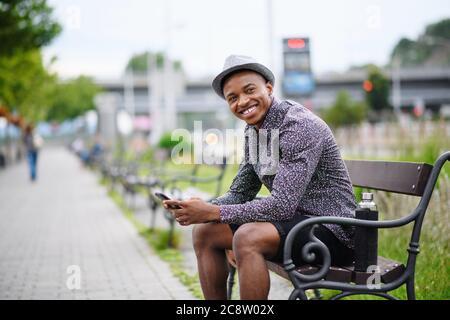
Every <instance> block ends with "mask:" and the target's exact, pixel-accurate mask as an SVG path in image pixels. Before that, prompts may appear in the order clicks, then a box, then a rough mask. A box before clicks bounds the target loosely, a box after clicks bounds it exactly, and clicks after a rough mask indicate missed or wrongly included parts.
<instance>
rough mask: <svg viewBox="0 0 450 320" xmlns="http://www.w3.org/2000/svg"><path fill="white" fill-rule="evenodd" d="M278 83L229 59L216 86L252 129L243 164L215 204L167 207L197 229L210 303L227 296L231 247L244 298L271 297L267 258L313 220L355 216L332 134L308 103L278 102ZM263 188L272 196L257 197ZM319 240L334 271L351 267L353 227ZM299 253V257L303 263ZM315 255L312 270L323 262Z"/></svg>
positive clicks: (253, 65) (251, 64) (259, 68)
mask: <svg viewBox="0 0 450 320" xmlns="http://www.w3.org/2000/svg"><path fill="white" fill-rule="evenodd" d="M274 80H275V79H274V75H273V73H272V72H271V71H270V70H269V69H268V68H266V67H265V66H263V65H262V64H260V63H258V62H256V61H255V60H254V59H252V58H250V57H245V56H230V57H228V58H227V59H226V61H225V66H224V70H223V71H222V72H221V73H220V74H219V75H218V76H217V77H216V78H215V79H214V81H213V83H212V86H213V88H214V90H215V91H216V93H217V94H218V95H219V96H220V97H222V98H224V99H225V100H226V101H227V103H228V105H229V107H230V110H231V112H232V113H233V114H234V115H235V116H236V117H237V118H239V119H241V120H243V121H245V122H246V123H247V126H246V128H245V133H246V141H245V159H244V162H243V163H242V164H241V166H240V168H239V171H238V173H237V176H236V177H235V178H234V180H233V183H232V185H231V187H230V190H229V191H228V192H227V193H226V194H225V195H223V196H221V197H219V198H217V199H215V200H213V201H212V202H211V203H207V202H204V201H202V200H200V199H197V198H193V199H189V200H186V201H178V200H168V201H164V206H165V207H166V208H167V209H169V205H178V206H180V207H181V209H170V210H171V212H172V214H173V215H174V216H175V217H176V219H177V221H178V223H179V224H180V225H184V226H186V225H190V224H196V225H195V226H194V230H193V245H194V249H195V253H196V255H197V263H198V271H199V277H200V282H201V286H202V290H203V294H204V296H205V298H206V299H226V297H227V295H226V280H227V276H228V264H227V259H226V255H225V250H226V249H232V250H233V252H234V255H235V258H236V264H237V270H238V275H239V287H240V297H241V299H267V297H268V294H269V288H270V277H269V271H268V269H267V266H266V262H265V260H271V261H276V262H282V258H283V246H284V242H285V239H286V236H287V234H288V233H289V231H290V230H291V229H292V228H293V227H294V226H295V225H296V224H297V223H299V222H300V221H302V220H304V219H307V218H309V217H313V216H314V217H317V216H336V217H354V210H355V208H356V203H355V197H354V194H353V189H352V184H351V182H350V178H349V175H348V172H347V168H346V167H345V164H344V161H343V160H342V158H341V155H340V152H339V149H338V146H337V144H336V141H335V139H334V137H333V134H332V132H331V130H330V128H329V127H328V126H327V124H326V123H325V122H324V121H322V120H321V119H320V118H319V117H317V116H316V115H314V114H313V113H312V112H310V111H309V110H308V109H306V108H305V107H303V106H302V105H300V104H298V103H295V102H292V101H280V100H278V99H277V98H275V97H274V96H273V86H274ZM262 135H265V137H266V138H268V139H263V138H262ZM267 140H272V141H274V143H275V148H273V146H272V149H271V152H270V156H269V158H270V159H269V160H270V161H262V160H264V159H262V158H261V157H260V155H261V149H264V148H265V147H266V146H265V145H264V144H267ZM269 142H270V141H269ZM258 144H259V145H258ZM256 146H259V148H256ZM255 150H259V152H258V151H257V152H256V155H255V152H254V151H255ZM277 157H278V158H279V159H278V158H277ZM266 160H267V159H266ZM262 184H264V185H265V186H266V187H267V188H268V189H269V191H270V193H271V194H270V196H268V197H266V198H262V199H255V198H256V195H257V194H258V192H259V190H260V188H261V186H262ZM314 235H315V236H316V237H317V238H318V239H320V240H321V241H322V242H323V243H324V244H325V245H327V247H328V248H329V250H330V253H331V259H332V260H331V263H332V265H349V264H351V263H352V261H353V256H354V251H353V248H354V243H353V229H352V228H351V227H348V228H347V227H343V226H338V225H325V226H319V227H318V228H317V229H316V230H315V233H314ZM308 240H309V230H303V232H300V233H299V234H298V237H297V238H296V245H298V248H301V247H302V245H303V244H305V243H306V242H308ZM298 248H297V250H295V247H294V250H293V252H294V255H293V259H294V262H295V263H296V264H297V265H301V264H304V262H303V261H302V259H301V252H299V251H300V250H299V249H298ZM316 257H317V260H316V261H314V263H313V264H320V263H321V260H320V257H319V255H316Z"/></svg>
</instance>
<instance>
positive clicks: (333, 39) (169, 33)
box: [0, 0, 450, 165]
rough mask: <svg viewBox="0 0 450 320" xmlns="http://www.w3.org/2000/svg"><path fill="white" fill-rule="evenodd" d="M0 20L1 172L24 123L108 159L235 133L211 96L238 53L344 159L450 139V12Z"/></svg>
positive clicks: (30, 11) (18, 15) (246, 9)
mask: <svg viewBox="0 0 450 320" xmlns="http://www.w3.org/2000/svg"><path fill="white" fill-rule="evenodd" d="M0 14H1V22H0V23H1V25H0V26H1V28H2V33H1V34H0V36H1V39H0V40H1V44H2V45H1V52H0V54H1V55H0V68H1V73H0V103H1V113H0V115H1V116H2V117H1V118H0V148H1V149H0V150H1V159H2V160H1V161H2V162H1V163H2V165H5V164H6V163H7V162H10V161H14V159H15V158H17V157H20V150H19V149H20V148H19V146H18V145H17V144H15V143H14V141H15V140H17V139H18V137H19V136H20V127H21V126H22V127H23V126H24V123H26V122H32V123H35V124H36V125H37V128H38V131H39V132H40V134H41V135H42V136H43V137H45V138H46V140H55V139H57V138H62V137H64V138H65V140H64V141H65V143H68V142H69V141H70V140H74V139H75V137H76V136H80V135H81V136H83V139H88V140H86V141H87V142H89V141H90V140H89V138H90V137H91V138H92V137H93V136H94V135H95V134H97V135H98V137H99V138H101V139H102V143H103V144H104V145H105V146H106V147H107V148H109V149H114V148H115V147H116V146H117V145H118V140H119V138H120V137H118V136H119V135H122V136H125V137H126V139H128V140H127V141H130V140H133V139H134V140H136V139H138V140H139V141H140V142H139V143H136V146H138V147H137V148H145V147H149V146H151V145H156V144H158V142H159V141H160V140H161V137H163V136H164V133H166V132H170V131H171V130H173V129H175V128H185V129H187V130H193V122H194V120H199V121H202V125H203V129H204V130H205V129H209V128H217V129H220V130H224V129H226V128H232V129H235V128H237V129H240V128H241V127H242V125H243V124H242V123H239V122H237V121H236V120H235V119H233V117H232V115H231V113H230V112H229V111H228V108H227V105H226V103H225V102H224V101H222V100H221V99H220V98H218V97H217V96H215V94H214V92H213V91H212V90H211V86H210V83H211V80H212V78H213V77H214V75H215V74H217V73H218V72H220V71H221V68H222V66H223V61H224V59H225V58H226V57H227V56H228V55H230V54H244V55H250V56H253V57H255V58H256V59H258V60H259V61H261V62H262V63H264V64H266V65H267V66H268V67H269V68H271V69H272V70H273V71H274V73H275V75H276V86H275V89H276V94H277V95H278V96H279V97H281V98H289V99H294V100H298V101H300V102H301V103H303V104H304V105H305V106H306V107H308V108H309V109H311V110H312V111H313V112H315V113H317V114H319V115H321V116H322V117H323V118H324V119H325V120H326V121H327V123H328V124H329V125H330V126H332V127H333V129H335V134H336V135H337V138H338V140H339V142H340V143H341V142H345V143H341V146H342V151H343V153H344V154H345V155H351V156H354V155H355V156H358V155H374V156H397V155H398V153H399V152H400V151H401V150H399V149H398V148H397V144H398V143H399V141H398V140H399V139H403V140H406V141H408V140H411V142H412V140H414V143H419V142H422V140H424V139H426V138H427V137H428V136H429V135H430V134H431V133H432V132H434V131H435V130H434V129H435V128H436V127H441V128H442V129H443V130H447V131H445V132H446V133H448V128H447V127H448V125H447V124H448V122H446V121H447V120H448V118H449V117H450V90H449V89H450V84H449V77H450V43H449V41H450V19H449V15H450V6H449V5H448V3H447V2H446V1H441V0H432V1H427V2H424V1H416V2H414V3H411V2H408V1H396V2H395V3H392V2H390V1H347V2H345V4H341V3H329V2H328V1H317V2H314V3H307V2H301V1H287V0H283V1H276V2H275V1H270V0H266V1H258V0H254V1H245V2H242V1H234V0H230V1H227V2H218V3H216V2H214V3H213V2H211V1H203V0H195V1H189V2H185V1H176V0H170V1H131V2H129V3H128V4H127V5H124V4H123V3H121V2H118V1H95V2H92V1H2V2H1V9H0ZM119 123H120V125H119ZM91 140H92V139H91ZM403 140H402V141H401V143H400V145H403V146H404V145H405V144H404V142H405V141H403ZM419 140H420V141H419ZM59 141H60V140H59ZM133 145H134V144H133ZM221 147H222V146H221ZM135 151H142V150H141V149H139V150H135ZM228 151H229V150H228Z"/></svg>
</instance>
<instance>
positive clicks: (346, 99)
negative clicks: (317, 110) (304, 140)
mask: <svg viewBox="0 0 450 320" xmlns="http://www.w3.org/2000/svg"><path fill="white" fill-rule="evenodd" d="M366 111H367V108H366V106H365V105H364V103H360V102H354V101H352V100H351V97H350V95H349V94H348V92H347V91H340V92H339V93H338V95H337V97H336V101H335V103H334V104H333V105H332V106H331V107H330V108H328V109H326V110H324V111H323V113H322V117H323V119H324V121H325V122H326V123H328V125H330V126H331V127H333V128H335V129H336V128H339V127H346V126H352V125H357V124H360V123H361V122H362V121H364V119H365V118H366Z"/></svg>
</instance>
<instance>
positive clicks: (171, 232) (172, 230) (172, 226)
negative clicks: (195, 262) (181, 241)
mask: <svg viewBox="0 0 450 320" xmlns="http://www.w3.org/2000/svg"><path fill="white" fill-rule="evenodd" d="M169 223H170V228H169V239H168V243H167V244H168V246H169V248H173V247H174V243H173V234H174V230H175V219H169Z"/></svg>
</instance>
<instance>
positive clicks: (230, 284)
mask: <svg viewBox="0 0 450 320" xmlns="http://www.w3.org/2000/svg"><path fill="white" fill-rule="evenodd" d="M228 266H229V269H230V272H229V273H228V285H227V299H228V300H231V295H232V294H233V286H234V275H235V274H236V268H235V267H233V266H232V265H231V264H229V265H228Z"/></svg>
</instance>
